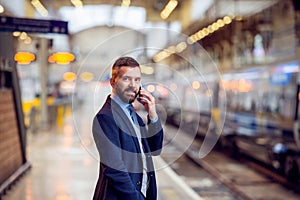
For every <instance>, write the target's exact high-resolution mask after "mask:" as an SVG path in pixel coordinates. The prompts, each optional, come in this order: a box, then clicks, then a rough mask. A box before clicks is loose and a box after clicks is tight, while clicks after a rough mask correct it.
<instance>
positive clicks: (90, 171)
mask: <svg viewBox="0 0 300 200" xmlns="http://www.w3.org/2000/svg"><path fill="white" fill-rule="evenodd" d="M64 113H65V114H64V117H63V118H58V120H57V122H56V126H55V127H53V128H51V129H50V130H48V131H38V132H37V133H31V132H28V135H27V137H28V138H27V142H28V144H27V151H28V152H27V157H28V161H29V162H30V163H31V166H32V167H31V169H30V170H28V171H27V172H26V173H25V174H24V175H23V176H22V177H21V178H20V179H19V180H18V181H17V182H16V184H15V185H13V187H12V188H11V189H10V190H8V192H7V194H6V195H5V196H3V197H2V199H3V200H41V199H43V200H88V199H92V194H93V190H94V186H95V183H96V179H97V173H98V159H97V152H96V148H95V145H94V143H93V140H92V137H91V132H90V131H91V130H90V128H91V117H92V116H91V115H90V114H87V115H86V114H85V113H82V112H80V111H77V112H76V111H74V112H73V113H72V112H71V111H70V110H66V112H64ZM154 163H155V166H156V168H158V169H159V170H157V172H156V173H157V182H158V200H169V199H170V200H171V199H172V200H177V199H178V200H182V199H184V200H196V199H201V198H200V197H199V196H198V195H197V194H196V193H195V192H194V191H193V190H192V189H191V188H190V187H189V186H188V185H187V184H186V183H185V182H184V181H183V180H182V179H181V178H180V177H179V176H178V175H177V174H176V173H175V172H174V171H173V170H172V169H171V168H169V167H167V165H166V164H165V163H164V160H163V159H162V158H161V157H155V158H154ZM162 166H163V167H162Z"/></svg>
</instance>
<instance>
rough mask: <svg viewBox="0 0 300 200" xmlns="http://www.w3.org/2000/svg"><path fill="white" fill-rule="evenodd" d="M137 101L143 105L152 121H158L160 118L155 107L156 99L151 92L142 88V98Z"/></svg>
mask: <svg viewBox="0 0 300 200" xmlns="http://www.w3.org/2000/svg"><path fill="white" fill-rule="evenodd" d="M137 100H138V101H139V102H140V103H141V104H143V106H144V108H145V110H146V111H147V113H148V115H149V118H150V120H156V119H157V118H158V115H157V113H156V107H155V98H154V97H153V96H152V95H151V93H150V92H148V91H147V90H145V89H143V88H142V89H141V90H140V96H139V97H138V98H137Z"/></svg>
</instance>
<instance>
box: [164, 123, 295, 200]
mask: <svg viewBox="0 0 300 200" xmlns="http://www.w3.org/2000/svg"><path fill="white" fill-rule="evenodd" d="M165 132H166V138H165V140H166V142H167V143H168V144H169V145H166V146H165V147H166V148H169V150H168V149H167V150H165V152H164V153H163V155H162V157H163V158H164V159H165V160H167V161H168V160H169V161H170V162H171V161H172V159H173V160H174V157H176V156H177V157H178V159H177V160H176V161H175V162H174V163H172V164H171V167H172V168H173V169H174V170H175V171H176V172H177V173H178V174H179V175H181V176H182V177H183V178H184V179H186V182H187V183H188V184H189V185H190V186H191V187H192V188H193V189H194V190H195V191H196V192H197V193H198V194H199V195H200V196H201V197H204V198H205V199H233V200H236V199H237V200H240V199H242V200H256V199H260V200H261V199H266V200H268V199H270V200H271V199H272V200H276V199H278V200H279V199H280V200H281V199H288V200H296V199H297V200H298V199H300V194H299V193H297V192H296V191H299V184H292V183H289V182H288V181H287V180H286V179H285V178H283V177H282V176H280V175H278V174H276V173H275V172H272V171H271V170H269V169H267V168H266V167H263V166H262V165H259V164H257V163H255V162H253V161H252V160H249V159H244V158H241V159H240V160H236V159H232V158H230V157H229V156H227V155H226V154H224V153H223V152H219V151H211V152H210V153H209V154H208V155H207V156H206V157H205V158H203V159H200V158H199V149H200V146H201V141H199V140H197V139H193V143H192V144H188V142H187V141H191V138H188V137H190V136H189V135H188V134H186V133H184V132H182V131H178V130H177V128H175V127H172V126H166V131H165ZM175 137H176V139H174V138H175ZM187 145H188V147H187ZM170 148H171V150H170ZM174 149H176V150H174ZM169 152H172V153H173V155H172V153H169ZM174 152H177V153H174ZM182 153H184V155H183V156H182V157H180V154H182ZM172 156H173V158H172ZM199 166H200V167H199ZM204 171H205V172H204ZM206 173H208V174H206Z"/></svg>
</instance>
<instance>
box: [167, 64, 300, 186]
mask: <svg viewBox="0 0 300 200" xmlns="http://www.w3.org/2000/svg"><path fill="white" fill-rule="evenodd" d="M299 70H300V66H299V62H296V61H295V62H288V63H284V64H276V65H273V66H265V67H262V66H261V67H256V68H247V69H243V70H236V71H233V72H228V73H225V74H222V75H220V76H218V75H205V76H203V77H202V76H201V77H200V76H199V77H198V81H199V84H198V86H197V87H195V86H194V83H195V82H194V81H193V80H192V79H193V78H194V79H195V77H192V76H191V77H189V83H190V85H188V84H182V83H179V82H178V80H180V79H177V80H172V81H173V83H172V84H176V87H177V88H176V92H173V96H172V95H169V96H168V98H167V99H165V107H166V109H167V122H169V123H171V124H173V125H176V126H180V127H185V128H184V129H186V130H187V132H190V131H196V132H197V136H200V137H203V138H204V137H205V136H207V135H211V132H215V131H217V128H219V129H221V135H220V137H219V140H218V143H219V144H220V146H221V148H226V149H229V150H230V152H232V153H233V154H234V155H248V156H251V157H252V158H254V159H256V160H257V161H260V162H261V163H264V164H267V165H268V166H271V167H273V168H274V169H275V170H276V171H278V172H280V173H282V174H284V175H285V176H286V178H288V179H289V180H290V181H298V180H299V179H300V135H299V123H300V121H299V115H300V113H299V112H300V111H299V106H300V105H299V99H300V93H299V89H300V71H299ZM195 80H196V79H195ZM191 91H193V92H191ZM191 99H195V100H193V102H191ZM196 104H198V105H199V106H200V107H199V109H195V107H196ZM220 119H221V121H220ZM218 123H221V124H219V126H218ZM195 127H196V128H195ZM193 128H194V129H193Z"/></svg>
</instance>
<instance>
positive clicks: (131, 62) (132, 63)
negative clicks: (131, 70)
mask: <svg viewBox="0 0 300 200" xmlns="http://www.w3.org/2000/svg"><path fill="white" fill-rule="evenodd" d="M122 66H129V67H140V64H139V63H138V62H137V61H136V60H135V59H134V58H132V57H129V56H125V57H120V58H118V59H117V60H116V61H115V62H114V64H113V66H112V78H116V77H117V76H118V73H119V68H120V67H122Z"/></svg>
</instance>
